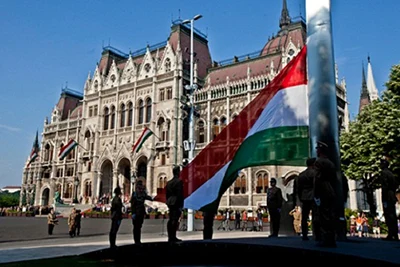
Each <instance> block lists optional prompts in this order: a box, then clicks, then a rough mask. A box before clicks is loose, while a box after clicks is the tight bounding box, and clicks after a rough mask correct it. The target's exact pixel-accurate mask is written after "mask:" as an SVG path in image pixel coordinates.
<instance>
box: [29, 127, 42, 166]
mask: <svg viewBox="0 0 400 267" xmlns="http://www.w3.org/2000/svg"><path fill="white" fill-rule="evenodd" d="M39 151H40V147H39V137H38V131H36V138H35V141H33V146H32V151H31V154H30V155H29V162H28V165H27V166H28V167H29V165H31V163H32V162H34V161H35V159H36V158H37V157H38V156H39Z"/></svg>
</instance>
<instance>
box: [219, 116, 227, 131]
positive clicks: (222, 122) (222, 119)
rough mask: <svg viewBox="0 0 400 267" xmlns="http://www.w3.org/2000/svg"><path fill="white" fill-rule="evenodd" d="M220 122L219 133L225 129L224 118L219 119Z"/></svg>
mask: <svg viewBox="0 0 400 267" xmlns="http://www.w3.org/2000/svg"><path fill="white" fill-rule="evenodd" d="M220 121H221V122H220V130H219V131H220V132H221V131H222V130H223V129H224V128H225V127H226V118H225V117H222V118H221V120H220Z"/></svg>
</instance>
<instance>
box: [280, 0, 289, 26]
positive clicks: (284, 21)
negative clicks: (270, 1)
mask: <svg viewBox="0 0 400 267" xmlns="http://www.w3.org/2000/svg"><path fill="white" fill-rule="evenodd" d="M291 22H292V20H291V19H290V16H289V10H288V8H287V4H286V0H283V5H282V12H281V19H280V20H279V27H280V28H281V29H284V28H286V27H287V26H288V25H289V24H290V23H291Z"/></svg>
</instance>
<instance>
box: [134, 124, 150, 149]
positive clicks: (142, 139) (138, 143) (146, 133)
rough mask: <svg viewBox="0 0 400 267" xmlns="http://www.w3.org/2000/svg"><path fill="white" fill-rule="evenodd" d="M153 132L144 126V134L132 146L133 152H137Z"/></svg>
mask: <svg viewBox="0 0 400 267" xmlns="http://www.w3.org/2000/svg"><path fill="white" fill-rule="evenodd" d="M152 134H153V132H152V131H151V130H150V129H149V128H148V127H144V129H143V132H142V134H141V135H140V137H139V139H138V140H137V141H136V143H135V144H134V145H133V146H132V152H134V153H137V152H139V150H140V149H141V148H142V146H143V144H144V142H146V140H147V138H149V137H150V136H151V135H152Z"/></svg>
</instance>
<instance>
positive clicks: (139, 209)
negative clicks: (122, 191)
mask: <svg viewBox="0 0 400 267" xmlns="http://www.w3.org/2000/svg"><path fill="white" fill-rule="evenodd" d="M145 200H150V201H153V198H152V197H150V196H149V195H148V194H147V192H146V189H145V187H144V185H143V181H142V180H138V181H137V182H136V186H135V191H134V192H133V193H132V196H131V200H130V202H131V209H132V225H133V240H134V241H135V244H140V243H141V241H140V236H141V232H142V225H143V222H144V216H145V215H146V207H145V205H144V202H145Z"/></svg>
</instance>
